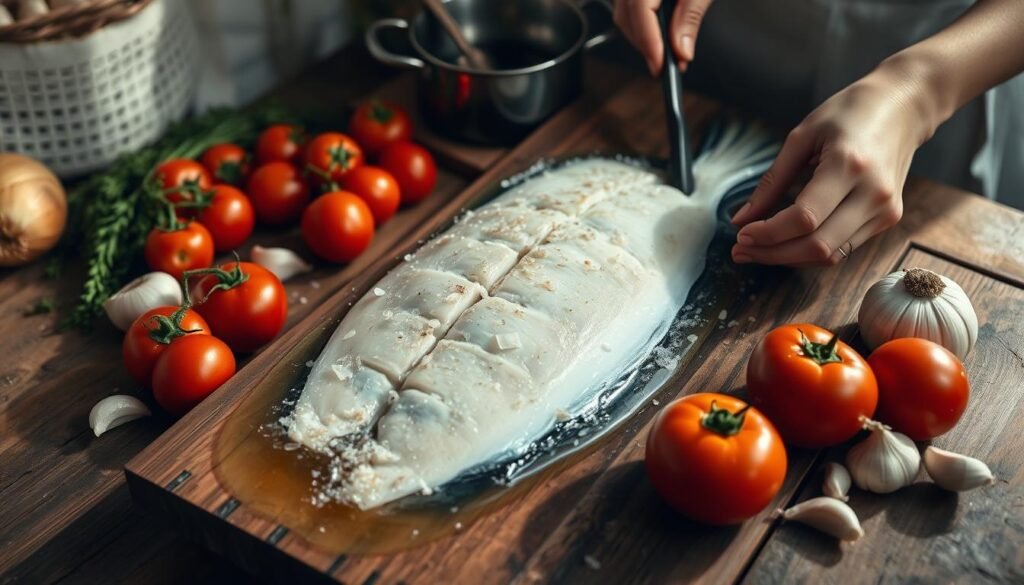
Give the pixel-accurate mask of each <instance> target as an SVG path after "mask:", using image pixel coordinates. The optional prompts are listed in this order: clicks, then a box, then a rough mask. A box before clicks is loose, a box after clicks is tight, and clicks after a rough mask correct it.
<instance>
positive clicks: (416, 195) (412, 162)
mask: <svg viewBox="0 0 1024 585" xmlns="http://www.w3.org/2000/svg"><path fill="white" fill-rule="evenodd" d="M378 162H379V164H380V166H382V167H384V170H386V171H387V172H389V173H391V174H392V175H393V176H394V177H395V180H396V181H398V186H399V187H400V188H401V190H402V204H403V205H409V204H412V203H419V202H420V201H422V200H423V199H424V198H426V196H427V195H430V192H431V191H433V190H434V186H435V185H436V184H437V165H436V164H434V157H433V156H431V155H430V151H428V150H427V149H426V148H423V147H422V146H419V145H417V144H413V143H411V142H395V143H394V144H389V145H388V146H386V147H385V148H384V150H382V151H381V153H380V160H379V161H378Z"/></svg>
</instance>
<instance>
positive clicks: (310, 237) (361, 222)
mask: <svg viewBox="0 0 1024 585" xmlns="http://www.w3.org/2000/svg"><path fill="white" fill-rule="evenodd" d="M373 231H374V228H373V213H372V212H371V211H370V208H369V207H368V206H367V205H366V203H365V202H364V201H363V200H362V199H360V198H359V196H357V195H354V194H352V193H349V192H347V191H335V192H333V193H327V194H326V195H321V196H320V197H319V198H317V200H316V201H314V202H313V203H312V204H311V205H310V206H309V207H307V208H306V212H305V213H303V214H302V238H303V239H304V240H305V241H306V245H308V246H309V247H310V249H312V250H313V252H314V253H316V255H317V256H320V257H321V258H323V259H325V260H330V261H331V262H351V261H352V260H353V259H355V257H356V256H358V255H359V254H361V253H362V252H363V250H366V248H368V247H369V246H370V241H371V240H373Z"/></svg>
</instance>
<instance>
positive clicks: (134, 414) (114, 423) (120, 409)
mask: <svg viewBox="0 0 1024 585" xmlns="http://www.w3.org/2000/svg"><path fill="white" fill-rule="evenodd" d="M150 414H152V413H151V412H150V411H149V407H147V406H146V405H145V404H143V402H142V401H141V400H139V399H138V398H136V397H134V396H128V395H125V394H115V395H114V396H107V397H106V398H104V399H103V400H100V401H99V402H97V403H96V406H93V407H92V410H90V411H89V427H90V428H91V429H92V432H94V433H96V436H97V437H98V436H100V435H102V434H103V433H105V432H107V431H109V430H110V429H113V428H116V427H119V426H121V425H123V424H124V423H126V422H129V421H133V420H135V419H137V418H142V417H144V416H149V415H150Z"/></svg>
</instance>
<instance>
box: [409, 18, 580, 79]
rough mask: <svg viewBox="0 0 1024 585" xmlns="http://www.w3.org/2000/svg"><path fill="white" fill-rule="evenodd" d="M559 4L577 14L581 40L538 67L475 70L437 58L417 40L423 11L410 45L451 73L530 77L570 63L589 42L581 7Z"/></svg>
mask: <svg viewBox="0 0 1024 585" xmlns="http://www.w3.org/2000/svg"><path fill="white" fill-rule="evenodd" d="M558 2H559V3H560V4H562V5H563V6H567V7H569V8H570V9H571V10H572V11H573V12H574V13H575V14H576V17H577V18H578V19H579V21H580V24H581V25H582V28H581V29H580V35H579V38H578V39H576V42H575V43H573V45H572V46H571V47H569V48H568V49H566V50H565V51H563V52H562V53H561V54H559V55H557V56H555V57H552V58H551V59H548V60H547V61H542V62H540V63H537V64H536V65H530V66H529V67H520V68H519V69H497V70H481V69H474V68H472V67H465V66H462V65H456V64H453V63H449V62H447V61H444V60H442V59H439V58H437V56H435V55H434V54H433V53H431V52H430V51H428V50H426V49H425V48H424V47H423V45H421V44H420V42H419V40H418V39H417V38H416V25H417V24H418V23H419V21H420V19H422V18H424V14H425V12H424V11H423V10H421V11H420V12H419V13H417V14H416V16H415V17H413V19H412V22H411V23H410V26H409V43H410V44H411V45H412V47H413V49H414V50H415V51H416V52H417V53H418V54H419V56H420V57H421V58H423V59H424V60H426V61H427V62H429V63H430V64H432V65H434V66H435V67H440V68H442V69H447V70H449V71H455V72H457V73H467V74H470V75H477V76H481V77H511V76H515V75H530V74H533V73H537V72H540V71H545V70H547V69H551V68H553V67H555V66H556V65H559V64H561V63H563V62H565V61H568V60H569V59H570V58H572V57H573V56H575V55H576V54H578V53H580V52H581V51H582V49H583V45H584V43H586V41H587V35H588V33H589V32H590V26H589V23H588V22H587V15H586V14H584V13H583V10H582V9H581V8H580V7H579V6H577V5H576V3H574V2H572V1H571V0H558Z"/></svg>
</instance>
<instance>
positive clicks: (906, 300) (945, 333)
mask: <svg viewBox="0 0 1024 585" xmlns="http://www.w3.org/2000/svg"><path fill="white" fill-rule="evenodd" d="M857 322H858V324H859V325H860V334H861V337H862V338H863V339H864V342H865V343H866V344H867V345H868V347H870V348H871V349H875V348H876V347H878V346H879V345H882V344H883V343H885V342H886V341H891V340H893V339H899V338H901V337H922V338H924V339H928V340H930V341H934V342H935V343H938V344H939V345H941V346H943V347H945V348H946V349H948V350H949V351H951V352H953V354H954V355H956V357H958V358H960V360H963V359H964V358H965V357H967V354H968V353H969V352H970V351H971V348H972V347H974V343H975V342H976V341H978V315H977V314H976V313H975V312H974V306H973V305H971V300H970V299H969V298H967V293H965V292H964V290H963V289H962V288H960V285H958V284H957V283H955V282H953V281H952V280H950V279H949V278H946V277H945V276H941V275H939V274H936V273H934V272H932V271H931V270H925V269H923V268H911V269H910V270H906V271H904V270H900V271H898V272H893V273H892V274H890V275H888V276H886V277H885V278H883V279H882V280H879V281H878V282H876V283H875V284H873V285H872V286H871V288H869V289H868V292H867V293H866V294H865V295H864V300H863V302H861V305H860V313H859V314H858V316H857Z"/></svg>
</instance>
